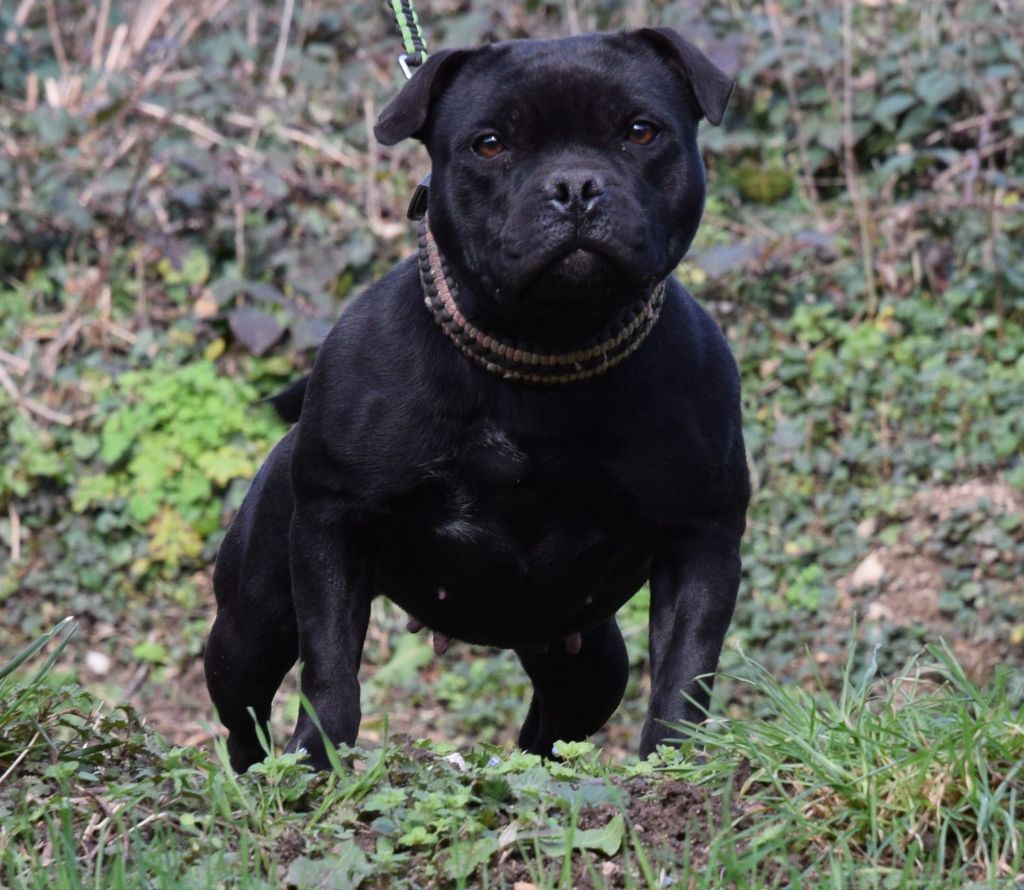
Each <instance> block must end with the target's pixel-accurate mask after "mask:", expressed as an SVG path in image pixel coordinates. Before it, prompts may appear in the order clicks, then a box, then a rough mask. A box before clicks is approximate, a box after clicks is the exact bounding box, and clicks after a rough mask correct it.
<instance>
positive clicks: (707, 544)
mask: <svg viewBox="0 0 1024 890" xmlns="http://www.w3.org/2000/svg"><path fill="white" fill-rule="evenodd" d="M741 534H742V526H741V527H740V528H739V529H738V530H736V529H733V528H728V527H722V526H715V527H707V528H702V529H699V530H696V531H694V532H692V533H690V534H687V535H686V536H682V537H680V538H678V539H676V540H673V541H671V542H669V543H668V544H667V545H666V546H664V547H663V548H662V550H661V552H660V553H658V554H657V555H656V556H655V560H654V564H653V567H652V570H651V612H650V662H651V701H650V706H649V707H648V710H647V719H646V720H645V721H644V728H643V732H642V734H641V736H640V756H641V757H646V756H647V755H648V754H650V753H651V752H652V751H654V749H655V748H656V747H657V746H658V745H659V744H661V743H663V742H665V741H666V740H668V739H671V738H679V736H680V735H681V734H682V733H681V732H680V731H679V730H676V729H672V728H671V727H670V726H666V725H665V724H666V723H679V722H681V721H686V722H689V723H699V722H701V721H702V720H703V719H704V717H705V715H706V713H707V707H708V702H709V699H710V688H711V677H710V676H706V675H708V674H711V673H712V672H713V671H714V670H715V668H716V667H717V665H718V656H719V655H720V654H721V651H722V643H723V641H724V640H725V633H726V631H727V630H728V628H729V622H730V620H731V619H732V612H733V608H734V606H735V605H736V592H737V589H738V588H739V583H740V558H739V539H740V535H741ZM698 678H702V679H698Z"/></svg>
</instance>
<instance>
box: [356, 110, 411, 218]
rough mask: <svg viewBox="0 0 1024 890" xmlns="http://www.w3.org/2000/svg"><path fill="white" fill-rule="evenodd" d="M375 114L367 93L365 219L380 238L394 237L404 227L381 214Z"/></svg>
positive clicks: (364, 111) (365, 116)
mask: <svg viewBox="0 0 1024 890" xmlns="http://www.w3.org/2000/svg"><path fill="white" fill-rule="evenodd" d="M376 116H377V114H376V111H375V110H374V107H373V97H372V96H370V95H369V94H366V95H364V96H363V119H364V120H365V121H366V132H367V134H368V138H367V146H366V167H367V170H366V176H365V177H364V181H365V182H366V220H367V222H368V223H369V224H370V231H372V232H373V233H374V234H375V235H377V236H378V237H381V238H394V237H396V236H397V235H398V234H400V233H401V231H402V230H403V229H404V228H405V226H404V225H403V224H401V223H386V222H384V218H383V216H381V212H380V207H381V200H380V192H379V191H378V189H377V177H376V176H375V171H376V169H377V156H378V145H377V140H376V138H375V137H374V135H373V121H374V119H375V118H376Z"/></svg>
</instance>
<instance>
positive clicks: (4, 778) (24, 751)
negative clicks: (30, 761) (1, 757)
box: [0, 732, 39, 785]
mask: <svg viewBox="0 0 1024 890" xmlns="http://www.w3.org/2000/svg"><path fill="white" fill-rule="evenodd" d="M38 740H39V733H38V732H37V733H36V734H35V735H34V736H32V738H31V739H30V740H29V743H28V744H27V745H26V746H25V747H24V748H22V749H21V753H20V754H19V755H18V756H17V757H16V758H14V763H12V764H11V765H10V766H9V767H7V769H6V770H5V771H4V774H3V775H2V776H0V785H3V783H4V782H6V781H7V777H8V776H10V775H11V773H13V772H14V771H15V770H16V769H17V768H18V765H19V764H20V763H21V761H23V760H24V759H25V758H26V757H27V756H28V753H29V751H31V750H32V748H33V746H34V745H35V743H36V742H37V741H38Z"/></svg>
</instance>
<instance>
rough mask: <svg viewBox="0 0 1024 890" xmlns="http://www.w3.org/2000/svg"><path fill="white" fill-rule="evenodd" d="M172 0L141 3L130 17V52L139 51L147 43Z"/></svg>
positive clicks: (152, 0)
mask: <svg viewBox="0 0 1024 890" xmlns="http://www.w3.org/2000/svg"><path fill="white" fill-rule="evenodd" d="M171 3H173V0H149V2H148V3H145V2H144V3H143V4H142V7H141V8H140V9H139V10H138V12H136V14H135V16H134V18H133V19H132V27H131V48H132V52H134V53H136V54H137V53H139V52H141V51H142V50H143V48H145V46H146V44H147V43H149V38H150V37H152V36H153V32H154V31H155V30H156V26H157V25H159V24H160V20H161V19H162V18H163V17H164V15H165V14H166V12H167V10H168V9H169V8H170V6H171Z"/></svg>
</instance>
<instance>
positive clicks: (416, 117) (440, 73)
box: [373, 49, 472, 145]
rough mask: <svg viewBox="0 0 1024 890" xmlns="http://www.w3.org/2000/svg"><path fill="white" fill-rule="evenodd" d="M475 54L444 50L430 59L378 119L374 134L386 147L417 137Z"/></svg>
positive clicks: (429, 57)
mask: <svg viewBox="0 0 1024 890" xmlns="http://www.w3.org/2000/svg"><path fill="white" fill-rule="evenodd" d="M471 52H472V51H471V50H465V49H441V50H438V51H437V52H434V53H431V54H430V55H429V56H427V61H426V62H424V63H423V67H421V68H419V69H418V70H417V71H416V73H415V74H413V76H412V77H411V78H410V79H409V80H408V82H407V83H406V84H405V86H404V87H402V89H401V90H400V91H399V93H398V95H397V96H395V98H394V99H392V100H391V101H390V102H388V104H387V106H386V107H385V108H384V110H383V111H382V112H381V113H380V117H378V118H377V125H376V126H375V127H374V128H373V133H374V135H375V136H376V137H377V141H378V142H380V143H382V144H384V145H394V144H395V143H396V142H400V141H401V140H403V139H407V138H409V137H410V136H416V135H417V134H418V133H419V132H420V130H422V129H423V125H424V124H425V123H426V122H427V118H428V117H429V116H430V106H431V105H432V104H433V102H434V100H435V99H437V97H438V96H439V95H440V93H441V90H443V89H444V85H445V83H446V82H447V81H448V79H449V78H450V77H451V76H452V74H454V73H455V69H456V68H458V66H459V65H461V64H462V62H463V61H465V59H466V57H467V56H469V55H470V53H471Z"/></svg>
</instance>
